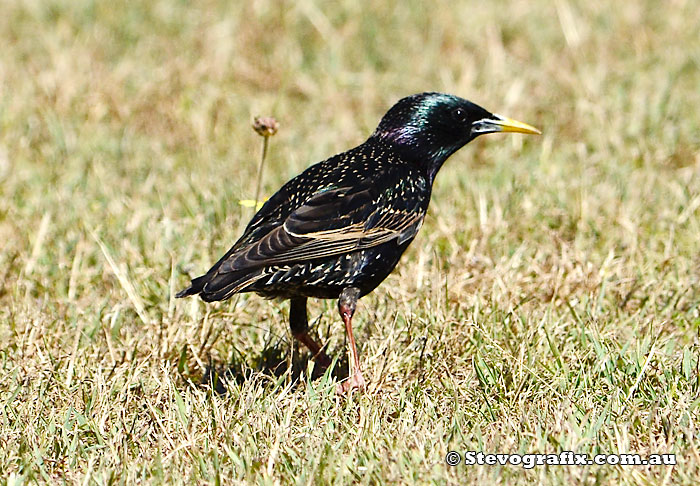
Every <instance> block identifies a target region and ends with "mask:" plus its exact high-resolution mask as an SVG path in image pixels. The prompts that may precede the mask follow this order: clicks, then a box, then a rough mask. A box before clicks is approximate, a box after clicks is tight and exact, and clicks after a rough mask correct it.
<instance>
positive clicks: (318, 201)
mask: <svg viewBox="0 0 700 486" xmlns="http://www.w3.org/2000/svg"><path fill="white" fill-rule="evenodd" d="M494 131H520V132H525V133H536V130H535V129H533V128H532V127H529V126H527V125H524V124H520V123H519V122H514V121H513V120H509V119H506V118H503V117H500V116H498V115H493V114H491V113H489V112H488V111H486V110H484V109H483V108H481V107H479V106H477V105H474V104H473V103H471V102H469V101H467V100H464V99H461V98H458V97H456V96H452V95H446V94H441V93H421V94H418V95H413V96H409V97H407V98H404V99H402V100H400V101H399V102H398V103H396V105H394V106H393V107H392V108H391V109H390V110H389V111H388V112H387V113H386V115H385V116H384V117H383V118H382V120H381V122H380V123H379V126H378V127H377V129H376V131H375V132H374V133H373V134H372V135H371V136H370V137H369V139H368V140H367V141H365V142H364V143H363V144H361V145H359V146H357V147H355V148H353V149H351V150H348V151H347V152H343V153H341V154H338V155H335V156H333V157H331V158H329V159H327V160H324V161H322V162H319V163H317V164H315V165H313V166H311V167H309V168H308V169H306V170H305V171H304V172H302V173H301V174H300V175H298V176H297V177H295V178H293V179H292V180H290V181H289V182H287V183H286V184H285V185H284V186H282V188H281V189H280V190H279V191H278V192H277V193H276V194H274V195H273V196H272V197H271V198H270V199H269V200H268V201H267V202H266V203H265V204H264V205H263V207H262V208H261V209H260V210H259V211H258V212H257V214H256V215H255V216H254V217H253V219H252V220H251V222H250V223H249V224H248V226H247V228H246V230H245V232H244V233H243V235H242V236H241V237H240V239H239V240H238V241H237V242H236V243H235V244H234V245H233V247H232V248H231V249H230V250H229V251H228V252H227V253H226V254H225V255H224V256H223V257H222V258H221V259H220V260H219V261H218V262H217V263H216V264H215V265H214V266H213V267H212V268H211V269H210V270H209V271H208V272H207V273H206V274H205V275H203V276H201V277H198V278H196V279H194V280H192V283H191V285H190V287H188V288H187V289H185V290H183V291H182V292H180V293H179V294H178V295H177V296H178V297H184V296H187V295H193V294H199V295H200V297H201V298H202V299H203V300H205V301H208V302H209V301H215V300H224V299H227V298H229V297H230V296H231V295H233V294H235V293H239V292H257V293H259V294H260V295H263V296H265V297H281V298H289V299H292V306H293V311H292V312H291V320H292V322H291V325H292V330H293V332H294V334H295V336H296V337H298V338H299V339H300V340H302V342H304V343H305V344H306V345H307V346H309V347H310V349H311V350H312V351H313V352H314V353H315V354H316V357H317V360H318V357H319V356H321V357H322V358H324V359H323V360H322V361H324V362H328V361H329V360H327V357H325V354H322V353H323V352H322V351H321V350H320V349H321V348H320V347H318V345H316V344H315V343H313V341H307V340H310V338H309V337H308V335H307V334H306V326H307V324H306V316H305V310H304V311H303V312H302V309H305V305H306V298H307V297H316V298H340V304H339V308H340V311H341V315H342V316H343V320H344V321H345V322H346V328H347V331H348V334H349V338H350V341H351V352H354V356H355V359H357V354H356V352H355V350H354V349H353V348H354V338H352V330H351V327H350V320H351V318H352V313H353V312H354V308H355V302H356V300H357V299H358V298H359V297H362V296H363V295H366V294H367V293H369V292H371V291H372V290H374V289H375V288H376V287H377V285H379V284H380V283H381V282H382V281H383V280H384V279H385V278H386V277H387V276H388V275H389V274H390V273H391V271H392V270H393V269H394V267H395V266H396V264H397V263H398V261H399V258H400V257H401V255H402V253H403V252H404V250H405V249H406V247H407V246H408V245H409V244H410V243H411V241H413V239H414V237H415V236H416V234H417V233H418V230H419V229H420V227H421V225H422V223H423V219H424V217H425V214H426V211H427V209H428V203H429V202H430V195H431V191H432V184H433V181H434V180H435V176H436V174H437V172H438V170H439V169H440V167H441V166H442V164H443V163H444V162H445V160H447V158H448V157H449V156H450V155H452V154H453V153H454V152H456V151H457V150H459V149H460V148H461V147H462V146H464V145H465V144H466V143H468V142H469V141H470V140H472V139H473V138H475V137H476V136H478V135H480V134H482V133H490V132H494ZM295 309H296V310H295ZM302 314H303V316H302ZM295 315H297V317H295ZM295 321H296V322H295ZM351 378H355V379H354V381H353V380H351V381H352V383H351V387H353V386H362V385H364V380H362V377H361V374H360V373H359V363H356V374H355V376H354V377H351Z"/></svg>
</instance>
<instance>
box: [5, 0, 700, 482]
mask: <svg viewBox="0 0 700 486" xmlns="http://www.w3.org/2000/svg"><path fill="white" fill-rule="evenodd" d="M2 10H3V13H2V16H0V39H2V45H3V47H2V53H1V54H0V241H1V242H2V245H1V246H0V403H1V404H2V407H0V483H2V484H13V485H15V484H33V483H35V482H36V483H60V482H62V481H65V482H66V483H69V484H71V483H76V484H78V483H79V484H136V483H149V484H159V483H162V484H178V483H187V484H192V483H194V484H220V483H221V484H230V483H238V482H243V483H257V484H287V483H298V484H325V483H333V484H351V483H362V484H390V483H408V484H425V483H434V484H443V483H449V484H561V485H568V484H625V485H638V484H688V485H690V484H695V482H696V478H697V477H698V475H700V451H699V449H700V444H699V442H700V441H699V440H698V437H699V436H700V430H699V429H698V422H699V421H700V417H699V415H700V414H699V405H700V378H699V376H698V373H699V370H700V365H699V360H698V357H699V354H700V309H699V305H700V290H699V289H700V282H699V280H700V260H699V259H698V255H699V249H700V243H699V242H700V212H699V211H700V149H699V147H700V110H699V109H698V107H699V106H700V90H698V86H700V69H699V67H700V44H699V43H698V42H697V33H698V32H699V31H700V8H698V5H697V2H694V1H692V0H676V1H672V2H655V1H651V0H648V1H638V2H613V3H612V4H611V3H610V2H604V1H602V0H601V1H593V2H575V3H574V2H571V1H567V0H560V1H557V2H553V3H552V2H545V1H543V0H535V1H525V0H521V1H513V2H508V3H505V2H504V3H498V2H490V3H489V2H467V1H459V2H451V1H447V0H436V1H435V2H424V3H423V2H417V1H400V2H399V1H396V2H373V3H371V4H370V3H369V2H367V3H366V4H365V5H359V4H358V3H356V2H354V1H351V0H341V1H340V2H333V3H332V6H331V4H330V3H329V4H327V5H326V3H321V2H314V1H313V0H302V1H300V2H285V3H282V2H274V1H265V0H261V1H254V2H224V1H221V2H216V1H213V0H212V1H209V0H207V1H204V2H183V1H174V0H173V1H156V2H125V1H119V0H117V1H112V2H95V1H93V2H89V1H82V0H80V1H71V2H63V1H58V0H55V1H39V0H30V1H19V0H10V1H9V2H5V3H4V4H3V9H2ZM425 90H436V91H445V92H450V93H454V94H458V95H461V96H464V97H467V98H469V99H471V100H473V101H475V102H477V103H479V104H481V105H483V106H485V107H486V108H488V109H491V110H494V111H496V112H498V113H502V114H505V115H508V116H511V117H514V118H516V119H519V120H522V121H525V122H528V123H531V124H533V125H535V126H537V127H538V128H541V129H542V130H543V135H542V136H541V137H523V136H499V135H493V136H489V137H483V139H480V140H479V141H478V142H475V143H473V144H470V145H469V146H468V147H467V148H465V149H463V150H462V151H460V152H459V153H458V154H456V155H455V156H454V157H453V158H452V159H451V160H450V161H449V162H448V163H447V164H446V166H445V167H444V168H443V170H442V172H441V173H440V175H439V176H438V179H437V182H436V185H435V191H434V194H433V202H432V203H431V208H430V212H429V215H428V218H427V219H426V223H425V225H424V227H423V230H422V231H421V233H420V234H419V236H418V238H417V239H416V241H415V242H414V244H413V245H412V247H411V248H410V249H409V251H408V252H407V254H406V255H405V256H404V258H403V260H402V262H401V264H400V265H399V267H398V268H397V270H396V271H395V272H394V274H392V276H390V277H389V279H388V280H387V281H386V282H385V283H384V284H383V285H382V286H380V287H379V288H378V289H377V290H376V291H375V292H374V293H372V294H371V295H369V296H367V297H365V298H364V299H363V300H362V301H361V303H360V306H359V308H358V313H357V314H356V316H357V317H356V328H357V331H356V335H357V338H358V341H359V345H360V358H361V362H362V366H363V367H364V370H365V377H366V378H368V379H369V381H370V386H369V390H368V392H367V393H366V394H364V395H357V394H354V395H353V396H352V397H351V398H349V399H344V398H339V397H336V396H335V395H334V393H333V385H334V381H333V379H329V378H327V377H325V378H321V379H320V380H316V381H310V380H309V379H308V378H307V376H308V373H306V371H307V370H308V369H309V367H310V363H309V361H308V356H307V354H306V353H305V352H304V351H303V350H299V349H298V348H297V347H296V346H295V345H294V344H293V343H292V341H293V340H292V339H291V336H290V333H289V331H288V330H287V307H288V306H287V304H286V303H280V302H274V301H273V302H270V301H265V300H263V299H261V298H259V297H257V296H254V295H243V296H240V297H239V298H235V299H233V300H232V301H230V302H225V303H221V304H215V305H205V304H204V303H202V302H199V301H197V300H195V299H189V300H185V301H180V300H178V301H175V300H174V298H173V295H174V292H175V291H177V290H179V289H180V288H181V287H183V286H184V285H185V284H186V283H187V281H188V278H187V274H189V275H190V276H194V275H196V274H199V273H200V272H202V271H205V270H206V269H207V268H208V266H209V265H210V264H211V263H213V262H214V261H215V260H216V259H217V258H218V257H219V256H220V255H221V254H222V253H223V252H224V251H225V250H226V249H228V247H229V245H230V244H231V243H232V242H233V241H234V240H235V239H236V238H237V236H238V235H239V234H240V232H241V230H242V228H243V227H244V225H245V224H246V222H247V220H248V219H249V218H250V216H251V209H250V208H244V207H241V206H240V205H239V204H238V200H239V199H250V198H252V197H254V192H255V181H256V170H257V161H258V158H259V156H260V150H261V139H260V137H258V136H257V135H256V134H255V133H254V132H253V130H252V129H251V128H250V124H251V121H252V118H253V117H254V116H255V115H272V116H275V117H276V118H277V119H278V120H279V121H280V124H281V127H280V131H279V133H278V134H277V135H276V136H275V137H274V138H273V139H272V140H271V144H270V152H269V157H268V164H267V167H266V173H265V179H264V182H263V192H264V193H265V194H268V195H269V194H271V193H272V192H273V191H274V190H275V189H276V188H278V187H279V186H280V185H281V184H282V183H283V182H284V181H286V180H287V179H288V178H290V177H292V176H293V175H295V174H297V173H298V172H300V171H301V170H302V169H303V168H305V167H307V166H308V165H310V164H311V163H313V162H315V161H318V160H321V159H323V158H325V157H327V156H330V155H332V154H334V153H336V152H339V151H342V150H345V149H347V148H349V147H352V146H354V145H356V144H357V143H359V142H361V141H362V140H364V138H365V137H366V136H367V135H368V133H369V132H370V131H371V130H372V129H373V128H374V126H375V125H376V123H377V122H378V120H379V118H380V117H381V115H382V114H383V113H384V111H385V110H386V109H388V107H389V106H391V104H392V103H393V102H395V101H396V100H397V99H398V98H400V97H402V96H404V95H407V94H411V93H414V92H419V91H425ZM310 318H311V319H312V320H313V321H314V323H315V324H314V332H315V333H317V334H318V335H319V336H320V337H321V339H323V340H324V341H329V349H330V350H331V352H332V353H333V355H335V356H338V357H342V356H344V353H345V347H344V332H343V328H342V324H341V323H340V321H339V318H338V317H337V314H336V311H335V303H334V302H331V301H315V302H313V303H312V305H311V307H310ZM273 365H279V366H277V367H276V368H275V369H274V370H273V371H274V372H270V371H267V372H266V371H265V370H269V369H270V368H273ZM211 368H213V369H214V370H217V371H219V372H222V373H223V372H224V371H225V370H229V369H231V370H232V373H233V375H234V378H237V379H231V380H229V383H228V391H227V392H226V393H223V394H219V393H216V392H212V391H211V390H210V387H209V386H208V385H206V384H202V383H201V382H202V381H203V377H205V376H207V374H208V371H207V370H209V369H211ZM260 370H263V371H260ZM299 373H301V378H300V380H299V381H298V382H297V381H295V380H294V379H293V376H298V375H299ZM206 381H207V380H204V382H205V383H206ZM448 450H456V451H461V452H464V451H467V450H483V451H484V452H488V453H496V452H502V453H509V452H522V453H558V452H560V451H562V450H572V451H575V452H577V453H589V454H595V453H608V454H611V453H618V452H624V453H627V452H630V453H639V454H642V455H647V454H651V453H675V454H676V455H677V460H678V465H677V466H675V467H663V466H638V467H630V466H628V467H621V466H589V467H581V466H578V467H556V466H549V467H546V466H538V467H535V468H534V469H532V470H524V469H523V468H521V467H517V466H471V467H469V466H465V465H460V466H458V467H454V468H450V467H448V466H447V465H446V464H445V461H444V458H445V454H446V452H447V451H448Z"/></svg>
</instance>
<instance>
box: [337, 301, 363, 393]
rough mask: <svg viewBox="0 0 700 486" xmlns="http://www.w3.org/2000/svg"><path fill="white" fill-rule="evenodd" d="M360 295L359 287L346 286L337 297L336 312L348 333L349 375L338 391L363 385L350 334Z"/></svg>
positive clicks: (353, 338) (344, 391) (358, 387)
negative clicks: (338, 313)
mask: <svg viewBox="0 0 700 486" xmlns="http://www.w3.org/2000/svg"><path fill="white" fill-rule="evenodd" d="M359 297H360V289H358V288H356V287H348V288H346V289H343V291H342V292H341V293H340V297H339V298H338V312H340V317H342V318H343V322H344V323H345V331H346V332H347V334H348V344H349V349H348V368H349V370H348V371H349V376H348V379H347V381H345V382H343V383H342V384H341V385H338V393H341V394H342V393H347V392H348V391H349V390H352V389H353V388H357V389H360V390H361V389H363V388H364V387H365V379H364V377H363V376H362V372H361V371H360V358H359V356H358V355H357V346H356V345H355V336H353V334H352V316H353V314H355V308H356V307H357V300H358V299H359Z"/></svg>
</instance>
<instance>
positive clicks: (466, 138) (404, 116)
mask: <svg viewBox="0 0 700 486" xmlns="http://www.w3.org/2000/svg"><path fill="white" fill-rule="evenodd" d="M494 132H518V133H535V134H539V133H540V131H539V130H537V129H536V128H534V127H531V126H530V125H527V124H525V123H521V122H518V121H515V120H511V119H510V118H506V117H504V116H501V115H496V114H494V113H490V112H489V111H487V110H485V109H483V108H482V107H480V106H478V105H475V104H474V103H472V102H470V101H467V100H465V99H463V98H460V97H458V96H453V95H449V94H443V93H420V94H416V95H412V96H408V97H406V98H403V99H401V100H399V101H398V102H397V103H396V104H395V105H394V106H392V107H391V108H390V109H389V111H388V112H387V113H386V114H385V115H384V117H383V118H382V121H381V122H380V123H379V126H378V127H377V129H376V130H375V132H374V133H373V134H372V138H374V139H380V140H382V141H384V142H388V143H390V144H392V145H394V146H395V147H396V148H397V149H399V150H400V151H402V152H403V153H405V154H406V155H408V156H409V157H411V158H414V159H415V160H417V161H419V163H421V164H427V167H426V168H427V170H428V174H429V177H430V180H431V181H432V180H433V179H434V178H435V174H436V173H437V171H438V170H439V169H440V167H441V166H442V164H443V163H444V162H445V160H447V158H448V157H449V156H450V155H452V154H453V153H455V152H456V151H457V150H459V149H460V148H462V147H463V146H464V145H466V144H467V143H469V142H470V141H472V140H473V139H474V138H476V137H478V136H479V135H483V134H485V133H494Z"/></svg>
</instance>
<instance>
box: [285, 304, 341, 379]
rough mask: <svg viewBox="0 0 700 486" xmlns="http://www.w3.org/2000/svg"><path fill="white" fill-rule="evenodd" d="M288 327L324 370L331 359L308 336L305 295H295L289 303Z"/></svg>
mask: <svg viewBox="0 0 700 486" xmlns="http://www.w3.org/2000/svg"><path fill="white" fill-rule="evenodd" d="M289 327H290V329H291V330H292V336H294V337H295V338H296V339H298V340H299V342H301V343H302V344H303V345H304V346H306V347H307V348H309V351H311V354H312V355H313V358H314V361H315V362H316V363H318V365H319V366H321V367H322V368H323V369H324V370H325V369H326V368H328V367H329V366H330V365H331V359H330V358H329V357H328V355H327V354H326V353H325V351H323V348H322V347H321V345H320V344H318V343H317V342H316V341H314V339H313V338H312V337H311V336H309V321H308V319H307V317H306V297H295V298H293V299H292V300H291V301H290V303H289Z"/></svg>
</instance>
